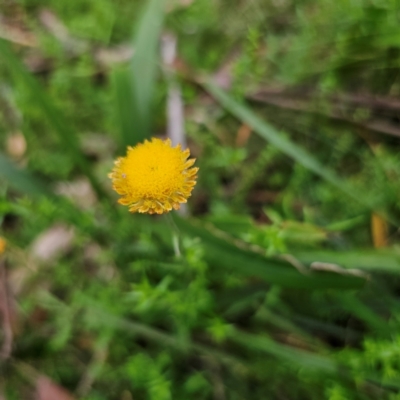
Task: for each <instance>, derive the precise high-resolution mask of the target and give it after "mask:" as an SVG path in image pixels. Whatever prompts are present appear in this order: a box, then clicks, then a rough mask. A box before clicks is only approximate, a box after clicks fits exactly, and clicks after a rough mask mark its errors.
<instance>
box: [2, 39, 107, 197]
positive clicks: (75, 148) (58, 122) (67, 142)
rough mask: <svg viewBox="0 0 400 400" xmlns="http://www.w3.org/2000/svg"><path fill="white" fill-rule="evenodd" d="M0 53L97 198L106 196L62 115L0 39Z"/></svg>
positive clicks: (6, 44) (5, 43)
mask: <svg viewBox="0 0 400 400" xmlns="http://www.w3.org/2000/svg"><path fill="white" fill-rule="evenodd" d="M0 53H1V55H2V57H1V59H2V61H3V63H4V64H5V65H6V66H7V67H8V69H9V70H10V72H11V73H12V74H13V75H14V77H15V79H17V80H19V81H21V82H23V84H24V85H25V86H26V88H27V89H28V90H29V94H30V96H31V99H32V104H35V105H36V106H37V107H38V109H39V110H41V112H42V113H43V116H44V117H45V118H46V119H47V120H48V122H49V123H50V125H51V126H52V128H53V129H54V131H55V132H56V133H57V135H58V138H59V140H60V143H61V145H62V146H63V148H65V151H67V152H68V153H69V154H70V156H71V157H72V158H73V160H74V162H75V163H76V165H77V166H78V168H79V169H80V170H81V171H82V172H83V173H84V174H85V175H86V176H87V177H88V179H89V180H90V182H91V184H92V186H93V188H94V190H95V191H96V193H97V194H98V195H99V197H104V196H106V195H105V193H104V190H103V188H102V187H101V185H100V184H99V182H98V181H97V179H96V177H95V176H94V174H93V172H92V168H91V166H90V165H89V164H88V163H87V162H86V160H85V158H84V156H83V155H82V152H81V150H80V148H79V142H78V138H77V136H76V134H75V131H74V130H73V129H72V127H71V126H70V125H69V124H68V122H67V120H66V118H65V117H64V115H63V114H62V113H61V112H60V110H58V109H57V107H56V106H55V105H54V103H53V101H52V100H51V98H50V97H49V96H48V95H47V93H46V92H45V90H44V89H43V88H42V87H41V86H40V85H39V83H38V82H37V81H36V79H35V78H34V77H33V75H32V74H31V73H30V72H29V71H28V70H27V69H26V68H25V66H24V65H23V64H22V62H21V61H20V60H19V59H18V57H16V56H15V54H14V53H13V52H12V51H11V50H10V48H9V45H8V43H7V42H6V41H5V40H3V39H0Z"/></svg>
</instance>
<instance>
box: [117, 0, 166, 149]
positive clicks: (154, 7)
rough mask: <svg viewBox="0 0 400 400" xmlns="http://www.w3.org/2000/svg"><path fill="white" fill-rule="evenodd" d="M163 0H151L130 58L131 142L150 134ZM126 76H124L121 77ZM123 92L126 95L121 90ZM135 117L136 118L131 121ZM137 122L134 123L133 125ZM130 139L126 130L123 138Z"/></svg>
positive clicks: (142, 19)
mask: <svg viewBox="0 0 400 400" xmlns="http://www.w3.org/2000/svg"><path fill="white" fill-rule="evenodd" d="M164 4H165V1H164V0H150V1H149V2H148V4H147V6H146V8H145V10H144V13H143V16H142V18H141V19H140V21H139V25H138V27H137V31H136V33H135V36H134V43H133V46H134V55H133V58H132V62H131V67H130V68H131V85H132V90H133V96H132V102H133V104H132V107H131V112H132V118H131V119H129V122H130V123H132V126H131V127H130V129H131V132H132V133H131V135H130V140H129V143H128V144H131V145H134V144H136V143H138V142H142V141H143V140H144V139H146V138H149V137H150V134H151V122H152V119H153V117H152V110H151V104H152V101H153V92H154V84H155V81H156V77H157V68H158V58H159V38H160V33H161V28H162V25H163V21H164ZM120 79H125V78H120ZM120 95H123V93H122V92H121V93H120ZM132 121H133V122H132ZM133 124H134V125H133ZM126 140H127V137H126V134H124V141H126Z"/></svg>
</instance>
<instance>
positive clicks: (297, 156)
mask: <svg viewBox="0 0 400 400" xmlns="http://www.w3.org/2000/svg"><path fill="white" fill-rule="evenodd" d="M203 86H204V88H205V89H206V90H207V91H208V92H209V93H210V94H211V95H212V96H213V97H214V98H215V99H216V100H217V101H218V102H219V103H220V104H221V105H222V107H224V108H225V109H227V110H228V111H229V112H230V113H231V114H233V115H234V116H235V117H237V118H238V119H239V120H240V121H242V122H245V123H246V124H247V125H249V126H250V127H251V128H252V129H253V130H254V131H255V132H257V133H258V134H259V135H260V136H261V137H262V138H264V139H265V140H267V141H268V142H269V143H271V144H272V145H273V146H275V147H276V148H278V149H279V150H281V151H282V152H283V153H285V154H286V155H288V156H289V157H291V158H292V159H293V160H295V161H297V162H298V163H299V164H301V165H302V166H304V167H305V168H307V169H308V170H310V171H312V172H314V173H315V174H316V175H319V176H320V177H321V178H323V179H325V180H326V181H327V182H329V183H331V184H332V185H333V186H336V187H337V188H338V189H340V190H341V191H342V192H344V193H345V194H346V195H347V196H349V197H351V198H352V199H353V200H355V201H357V202H358V203H359V204H362V205H363V206H364V207H366V208H367V209H369V210H375V211H379V212H383V204H381V202H378V201H376V200H373V199H371V197H370V196H367V195H365V194H364V195H362V194H360V193H358V191H356V190H354V188H352V187H351V185H350V184H349V183H348V182H347V181H346V180H344V179H342V178H340V177H339V176H338V175H337V174H336V173H335V171H333V170H331V169H329V168H327V167H326V166H325V165H324V164H323V163H321V162H320V161H319V160H318V159H317V158H315V157H314V156H313V155H312V154H311V153H309V152H308V151H306V150H305V149H303V148H302V147H301V146H299V145H297V144H296V143H294V142H293V141H291V140H290V139H289V138H288V137H287V136H286V135H285V134H284V133H283V132H279V131H278V130H276V129H275V128H274V127H273V126H272V125H270V124H268V123H267V122H265V121H264V120H262V119H261V118H260V117H258V116H257V115H256V114H255V113H254V112H253V111H252V110H251V109H250V108H249V107H248V106H246V105H245V104H241V103H239V102H238V101H236V100H235V99H233V98H232V97H231V96H229V95H228V94H227V93H226V92H224V91H223V90H222V89H220V88H219V87H217V86H216V85H214V84H213V83H211V82H209V81H207V82H205V83H204V84H203ZM388 220H391V222H392V223H395V224H396V225H397V221H396V220H395V219H394V218H393V217H392V216H390V218H388Z"/></svg>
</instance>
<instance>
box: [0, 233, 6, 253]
mask: <svg viewBox="0 0 400 400" xmlns="http://www.w3.org/2000/svg"><path fill="white" fill-rule="evenodd" d="M5 250H6V241H5V239H3V238H2V237H1V236H0V254H3V253H4V252H5Z"/></svg>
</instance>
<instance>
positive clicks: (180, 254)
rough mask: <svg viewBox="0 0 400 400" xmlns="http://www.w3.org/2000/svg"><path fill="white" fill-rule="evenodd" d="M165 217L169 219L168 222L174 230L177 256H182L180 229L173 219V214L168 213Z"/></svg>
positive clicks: (173, 242)
mask: <svg viewBox="0 0 400 400" xmlns="http://www.w3.org/2000/svg"><path fill="white" fill-rule="evenodd" d="M165 218H166V219H167V221H168V224H169V226H170V228H171V231H172V245H173V247H174V253H175V257H176V258H181V257H182V253H181V250H180V246H179V229H178V227H177V226H176V224H175V222H174V220H173V219H172V217H171V215H170V214H169V213H168V214H166V216H165Z"/></svg>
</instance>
